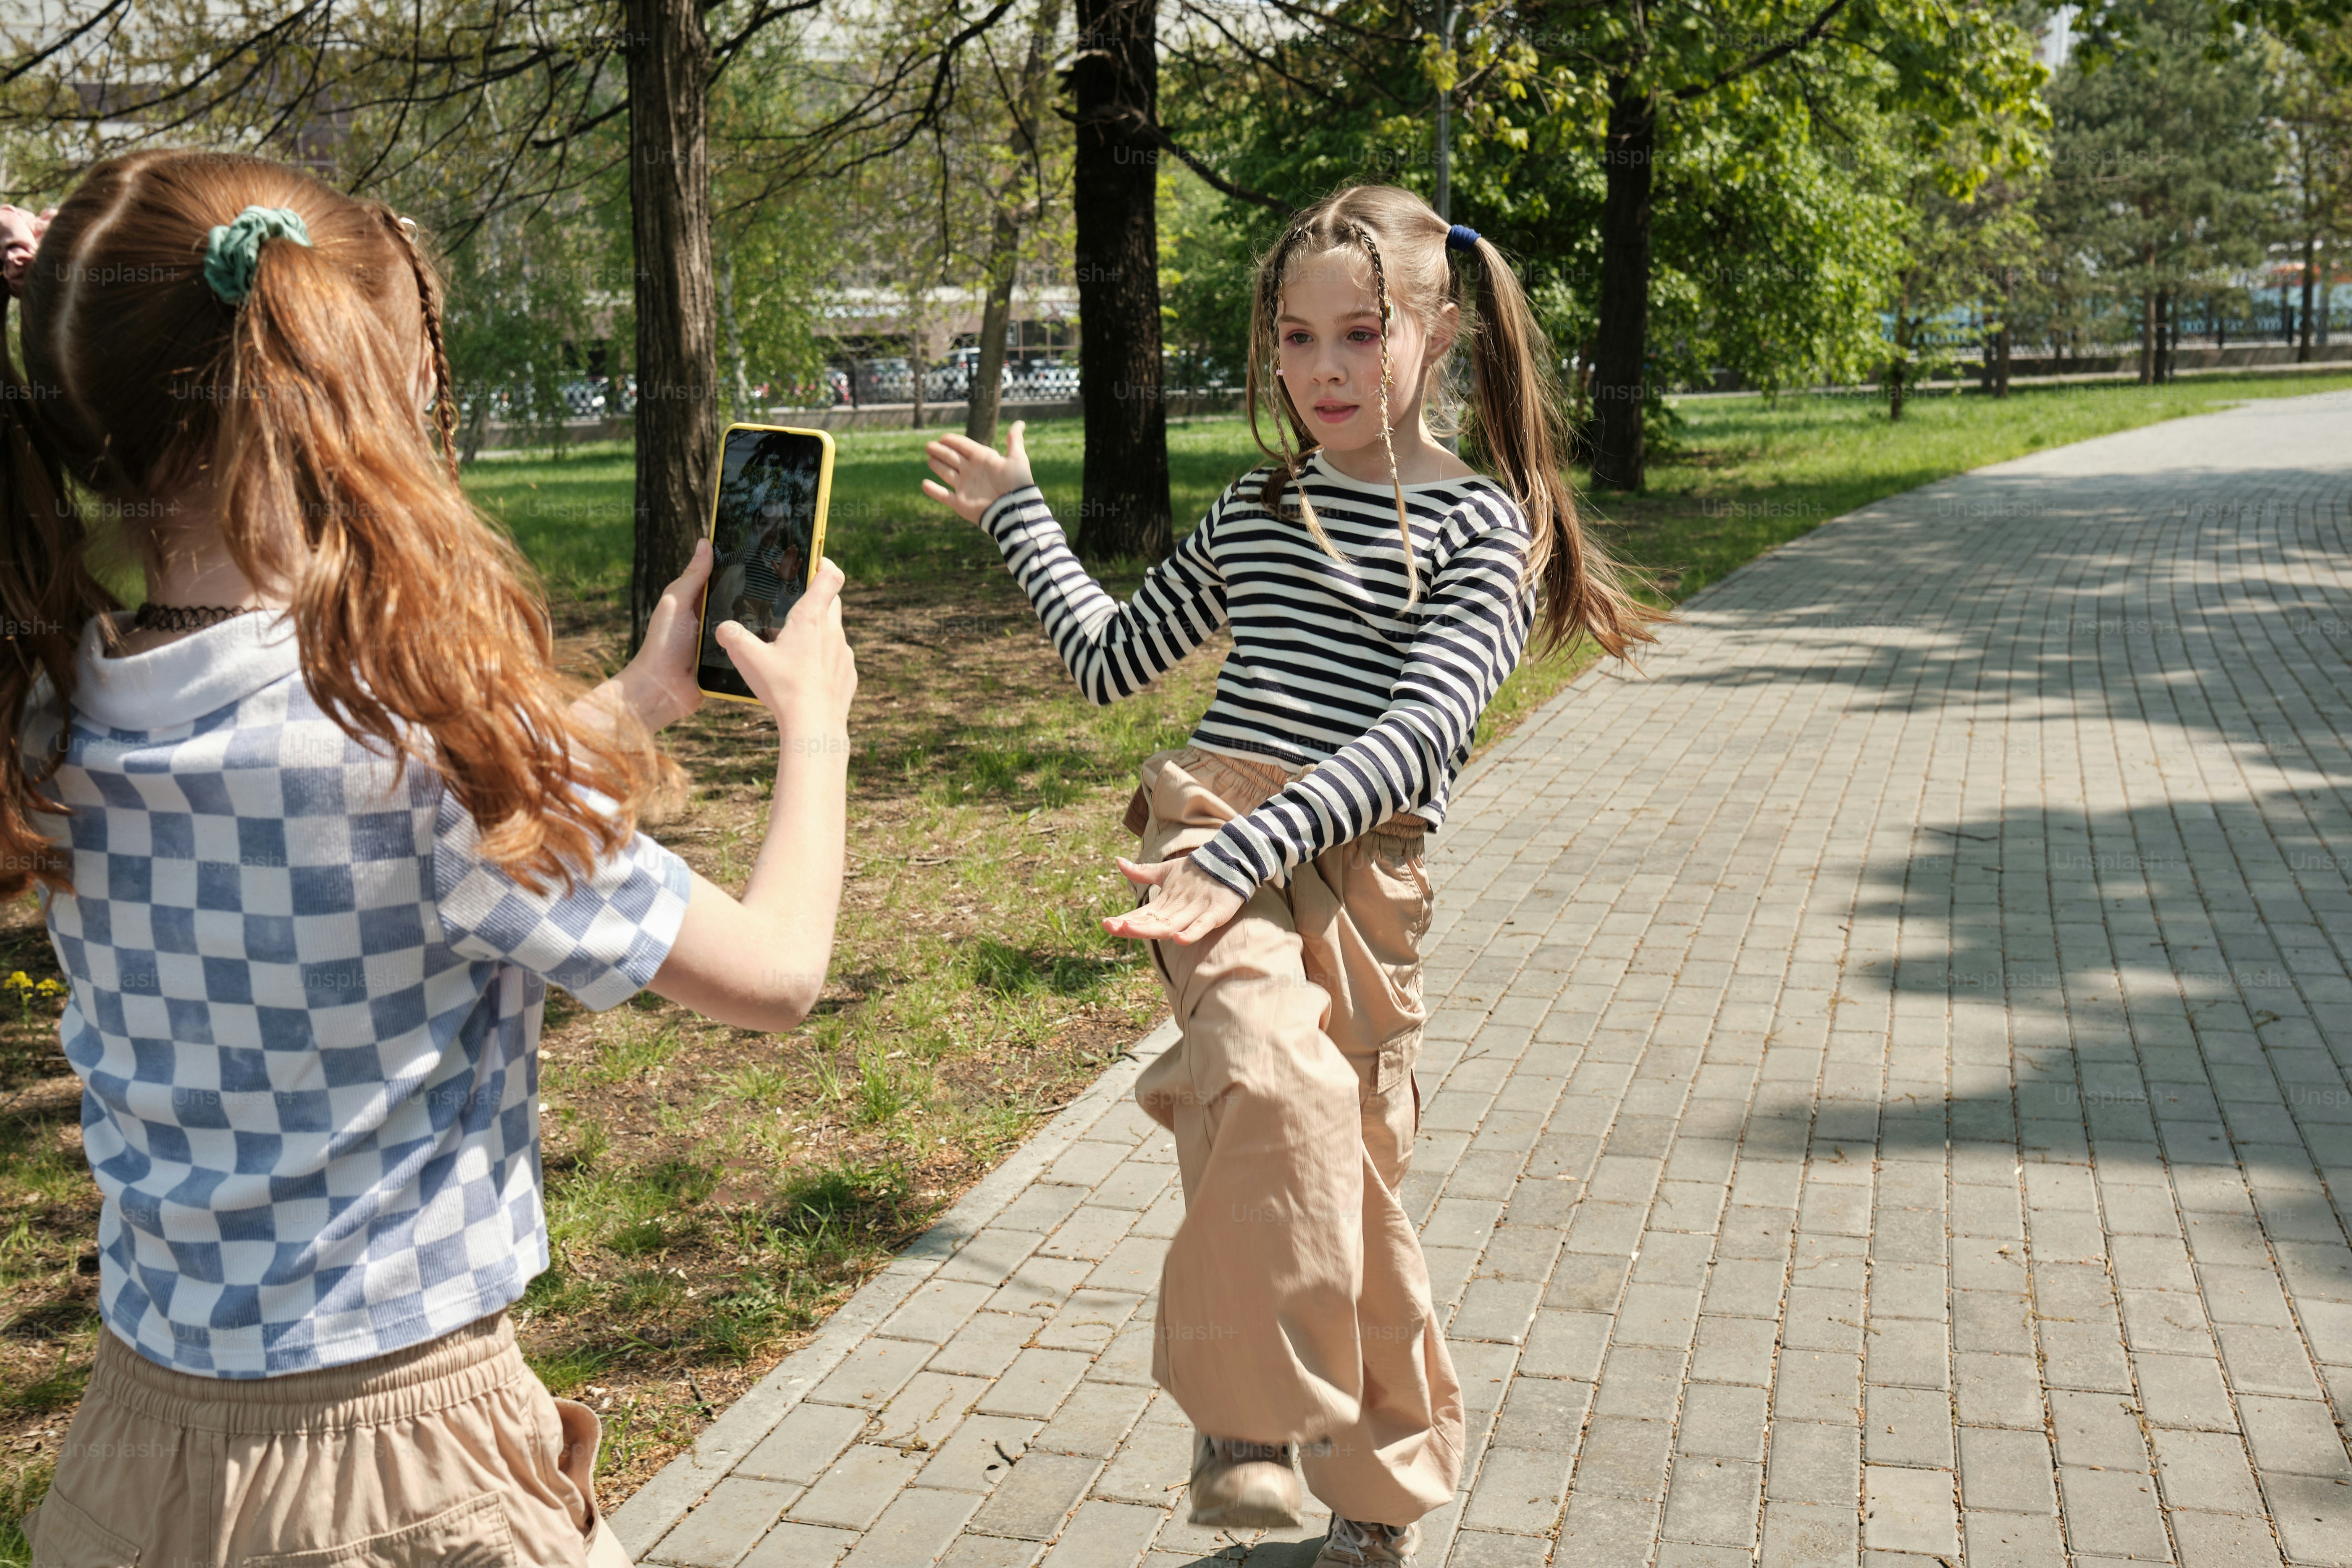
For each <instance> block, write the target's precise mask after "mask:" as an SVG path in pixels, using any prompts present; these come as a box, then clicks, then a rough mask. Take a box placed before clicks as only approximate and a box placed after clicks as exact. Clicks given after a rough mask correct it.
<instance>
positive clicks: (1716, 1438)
mask: <svg viewBox="0 0 2352 1568" xmlns="http://www.w3.org/2000/svg"><path fill="white" fill-rule="evenodd" d="M1765 1427H1766V1419H1765V1393H1764V1390H1762V1389H1760V1388H1748V1387H1739V1386H1735V1385H1724V1384H1716V1383H1694V1384H1691V1385H1687V1386H1686V1387H1685V1390H1684V1392H1683V1415H1682V1423H1681V1426H1680V1427H1679V1429H1678V1435H1677V1437H1676V1439H1675V1442H1676V1446H1677V1447H1678V1448H1680V1449H1681V1451H1682V1452H1684V1453H1685V1454H1696V1455H1703V1456H1706V1457H1709V1458H1724V1459H1748V1460H1751V1461H1753V1460H1760V1459H1762V1458H1764V1432H1765Z"/></svg>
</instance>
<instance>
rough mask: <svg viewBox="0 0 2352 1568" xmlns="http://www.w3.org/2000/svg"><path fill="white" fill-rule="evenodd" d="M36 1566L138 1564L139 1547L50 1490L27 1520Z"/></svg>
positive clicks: (132, 1567)
mask: <svg viewBox="0 0 2352 1568" xmlns="http://www.w3.org/2000/svg"><path fill="white" fill-rule="evenodd" d="M25 1536H26V1540H28V1541H30V1542H32V1544H33V1568H136V1565H137V1563H138V1562H139V1548H138V1547H136V1546H134V1545H132V1544H131V1542H128V1541H125V1540H123V1539H122V1537H121V1536H119V1535H117V1534H115V1533H114V1531H110V1530H109V1529H107V1528H106V1527H105V1526H104V1525H102V1524H100V1523H99V1522H98V1521H96V1520H94V1519H92V1518H90V1516H89V1514H87V1513H84V1512H83V1511H81V1510H80V1509H79V1508H76V1507H75V1506H74V1505H73V1503H72V1501H71V1500H68V1499H67V1498H64V1497H60V1496H59V1495H58V1494H57V1493H56V1492H54V1491H53V1492H51V1493H49V1495H48V1496H47V1498H46V1499H44V1500H42V1502H41V1506H40V1507H38V1508H37V1509H35V1510H34V1511H32V1512H31V1513H30V1514H29V1515H27V1516H26V1520H25Z"/></svg>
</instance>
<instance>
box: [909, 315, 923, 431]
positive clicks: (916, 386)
mask: <svg viewBox="0 0 2352 1568" xmlns="http://www.w3.org/2000/svg"><path fill="white" fill-rule="evenodd" d="M923 337H924V334H923V329H922V327H921V326H920V325H919V324H918V325H917V326H916V328H915V329H914V330H913V331H911V332H908V334H907V370H908V377H907V381H908V386H907V395H908V397H909V398H911V399H913V400H914V404H915V412H914V415H913V417H912V419H911V420H910V421H909V424H908V428H910V429H914V430H920V429H922V428H923V370H924V366H923V357H924V356H923Z"/></svg>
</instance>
